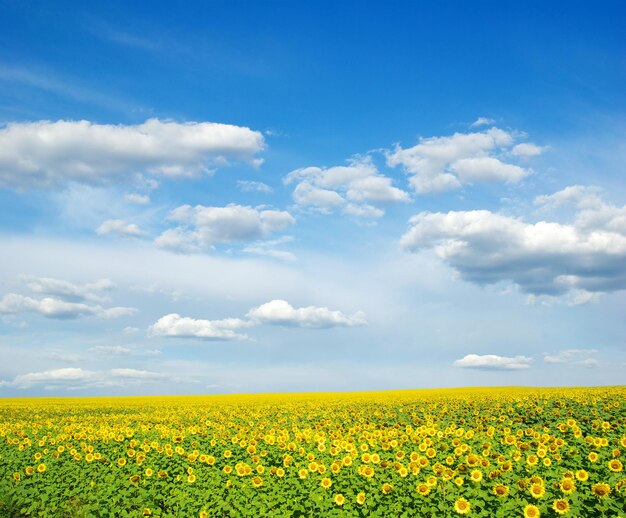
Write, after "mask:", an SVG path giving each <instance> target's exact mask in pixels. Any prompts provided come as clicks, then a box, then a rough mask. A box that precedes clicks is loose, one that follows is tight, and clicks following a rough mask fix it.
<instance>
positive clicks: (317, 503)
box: [0, 387, 626, 518]
mask: <svg viewBox="0 0 626 518" xmlns="http://www.w3.org/2000/svg"><path fill="white" fill-rule="evenodd" d="M625 396H626V388H623V387H622V388H619V387H618V388H598V389H563V390H561V389H540V390H539V389H534V390H531V389H514V388H509V389H472V390H439V391H401V392H388V393H352V394H296V395H293V394H292V395H271V396H270V395H255V396H216V397H178V398H170V397H162V398H108V399H105V398H103V399H95V398H94V399H31V400H28V399H20V400H18V399H14V400H8V399H5V400H2V401H1V402H0V466H1V468H2V469H1V471H0V473H1V474H2V479H1V481H0V516H55V517H56V516H68V517H70V516H71V517H79V516H115V517H124V516H172V517H187V516H189V517H208V516H272V517H281V516H284V517H288V516H323V517H327V516H370V517H387V516H393V517H410V516H424V517H446V516H482V517H506V518H509V517H516V516H518V517H525V518H537V517H540V516H541V517H548V516H552V517H555V516H565V517H581V518H587V517H595V516H610V517H618V516H619V517H626V473H625V472H624V463H625V462H626V459H625V457H626V398H625Z"/></svg>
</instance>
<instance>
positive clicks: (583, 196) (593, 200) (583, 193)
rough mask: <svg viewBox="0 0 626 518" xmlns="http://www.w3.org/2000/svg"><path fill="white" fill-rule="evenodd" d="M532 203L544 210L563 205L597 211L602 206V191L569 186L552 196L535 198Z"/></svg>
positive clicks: (588, 186)
mask: <svg viewBox="0 0 626 518" xmlns="http://www.w3.org/2000/svg"><path fill="white" fill-rule="evenodd" d="M534 203H535V205H539V206H541V207H544V208H546V209H556V208H558V207H561V206H563V205H573V206H575V207H578V208H595V209H598V208H600V207H602V206H603V205H604V202H603V201H602V189H600V188H598V187H595V186H592V185H569V186H567V187H565V188H564V189H561V190H560V191H557V192H555V193H553V194H543V195H541V196H537V197H536V198H535V200H534Z"/></svg>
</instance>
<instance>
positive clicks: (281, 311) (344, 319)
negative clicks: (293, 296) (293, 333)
mask: <svg viewBox="0 0 626 518" xmlns="http://www.w3.org/2000/svg"><path fill="white" fill-rule="evenodd" d="M248 317H249V318H250V319H252V320H253V321H255V322H259V323H263V324H276V325H282V326H288V327H309V328H328V327H335V326H360V325H365V324H366V323H367V320H366V319H365V314H364V313H363V312H362V311H359V312H357V313H355V314H354V315H345V314H344V313H342V312H341V311H331V310H330V309H328V308H325V307H316V306H307V307H304V308H298V309H296V308H294V307H293V306H292V305H291V304H289V302H287V301H286V300H272V301H270V302H267V303H265V304H262V305H260V306H259V307H256V308H253V309H251V310H250V311H249V312H248Z"/></svg>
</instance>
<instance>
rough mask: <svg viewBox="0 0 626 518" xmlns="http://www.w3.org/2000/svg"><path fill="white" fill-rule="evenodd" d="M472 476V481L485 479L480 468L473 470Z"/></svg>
mask: <svg viewBox="0 0 626 518" xmlns="http://www.w3.org/2000/svg"><path fill="white" fill-rule="evenodd" d="M470 477H471V479H472V482H480V481H481V480H482V479H483V472H482V471H480V470H479V469H475V470H472V472H471V473H470Z"/></svg>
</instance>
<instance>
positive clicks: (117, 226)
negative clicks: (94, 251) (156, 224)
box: [96, 219, 145, 237]
mask: <svg viewBox="0 0 626 518" xmlns="http://www.w3.org/2000/svg"><path fill="white" fill-rule="evenodd" d="M96 234H98V235H99V236H104V235H118V236H123V237H140V236H144V235H145V232H143V231H142V230H141V229H140V228H139V226H138V225H136V224H135V223H127V222H126V221H124V220H123V219H107V220H106V221H104V222H103V223H102V225H100V226H99V227H98V228H97V229H96Z"/></svg>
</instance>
